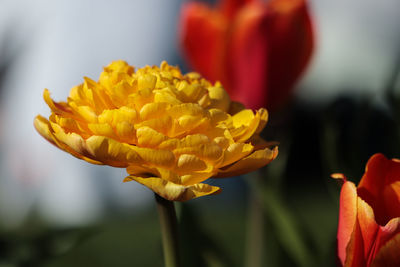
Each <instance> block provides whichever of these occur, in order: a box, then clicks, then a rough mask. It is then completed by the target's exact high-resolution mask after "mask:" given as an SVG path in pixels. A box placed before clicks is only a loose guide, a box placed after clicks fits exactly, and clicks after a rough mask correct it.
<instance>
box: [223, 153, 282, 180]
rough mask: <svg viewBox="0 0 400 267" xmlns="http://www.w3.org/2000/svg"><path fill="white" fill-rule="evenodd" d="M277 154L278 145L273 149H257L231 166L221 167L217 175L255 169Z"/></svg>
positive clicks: (241, 172) (234, 174) (240, 172)
mask: <svg viewBox="0 0 400 267" xmlns="http://www.w3.org/2000/svg"><path fill="white" fill-rule="evenodd" d="M277 155H278V147H275V148H273V149H272V150H271V149H269V148H266V149H264V150H258V151H255V152H253V153H252V154H250V156H247V157H245V158H243V159H241V160H239V161H238V162H236V163H234V164H232V165H230V166H227V167H224V168H222V169H220V171H219V173H218V174H217V175H216V177H218V178H221V177H228V176H237V175H241V174H244V173H248V172H251V171H254V170H256V169H258V168H261V167H263V166H265V165H267V164H268V163H270V162H271V161H272V160H274V159H275V158H276V156H277Z"/></svg>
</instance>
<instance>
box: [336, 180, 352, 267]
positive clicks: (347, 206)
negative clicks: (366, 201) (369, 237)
mask: <svg viewBox="0 0 400 267" xmlns="http://www.w3.org/2000/svg"><path fill="white" fill-rule="evenodd" d="M356 220H357V190H356V186H355V185H354V184H353V183H352V182H345V183H344V184H343V186H342V190H341V192H340V209H339V225H338V233H337V241H338V257H339V260H340V262H341V264H342V266H344V264H345V261H346V258H347V251H346V248H347V246H348V244H349V242H350V239H351V237H352V234H353V232H354V230H355V226H356ZM349 253H350V254H351V253H352V251H350V252H349Z"/></svg>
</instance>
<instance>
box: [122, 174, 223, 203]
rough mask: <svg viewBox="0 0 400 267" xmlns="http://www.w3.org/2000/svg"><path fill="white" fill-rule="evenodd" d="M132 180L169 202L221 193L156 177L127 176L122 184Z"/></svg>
mask: <svg viewBox="0 0 400 267" xmlns="http://www.w3.org/2000/svg"><path fill="white" fill-rule="evenodd" d="M132 180H134V181H136V182H138V183H141V184H142V185H144V186H147V187H148V188H150V189H151V190H153V191H154V192H155V193H157V194H158V195H159V196H161V197H163V198H165V199H167V200H170V201H187V200H190V199H193V198H197V197H201V196H206V195H212V194H217V193H219V192H220V191H221V189H220V188H219V187H216V186H211V185H208V184H195V185H190V186H184V185H178V184H175V183H172V182H169V181H166V180H163V179H161V178H158V177H149V178H142V177H137V176H128V177H126V178H125V180H124V182H128V181H132Z"/></svg>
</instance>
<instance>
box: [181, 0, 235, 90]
mask: <svg viewBox="0 0 400 267" xmlns="http://www.w3.org/2000/svg"><path fill="white" fill-rule="evenodd" d="M179 25H181V26H182V28H181V29H180V40H181V42H182V47H183V50H184V52H185V56H186V58H187V60H188V62H189V64H190V65H191V66H192V68H194V69H195V70H196V71H197V72H200V73H201V74H202V75H203V76H204V77H205V78H207V79H209V80H211V81H213V82H215V81H217V80H220V81H221V82H222V84H223V85H225V84H224V81H223V76H224V74H223V73H222V70H223V68H221V65H222V64H223V63H222V62H223V57H224V54H225V53H224V50H225V41H226V34H227V27H228V25H227V21H226V18H225V17H224V16H223V15H222V14H221V13H220V12H218V11H216V10H213V9H211V8H209V7H208V6H207V5H205V4H202V3H197V2H191V3H187V4H185V5H184V6H183V8H182V11H181V21H180V24H179Z"/></svg>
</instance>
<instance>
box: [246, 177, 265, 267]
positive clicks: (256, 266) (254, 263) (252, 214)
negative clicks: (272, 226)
mask: <svg viewBox="0 0 400 267" xmlns="http://www.w3.org/2000/svg"><path fill="white" fill-rule="evenodd" d="M248 178H250V179H251V178H252V180H253V181H251V182H250V183H251V186H250V196H249V197H250V198H249V214H248V222H247V223H248V225H247V240H246V258H245V266H246V267H260V266H263V264H262V261H263V259H262V258H263V250H264V211H263V209H262V206H261V203H260V198H259V195H258V194H257V192H256V190H255V187H256V186H259V185H260V181H259V177H248Z"/></svg>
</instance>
